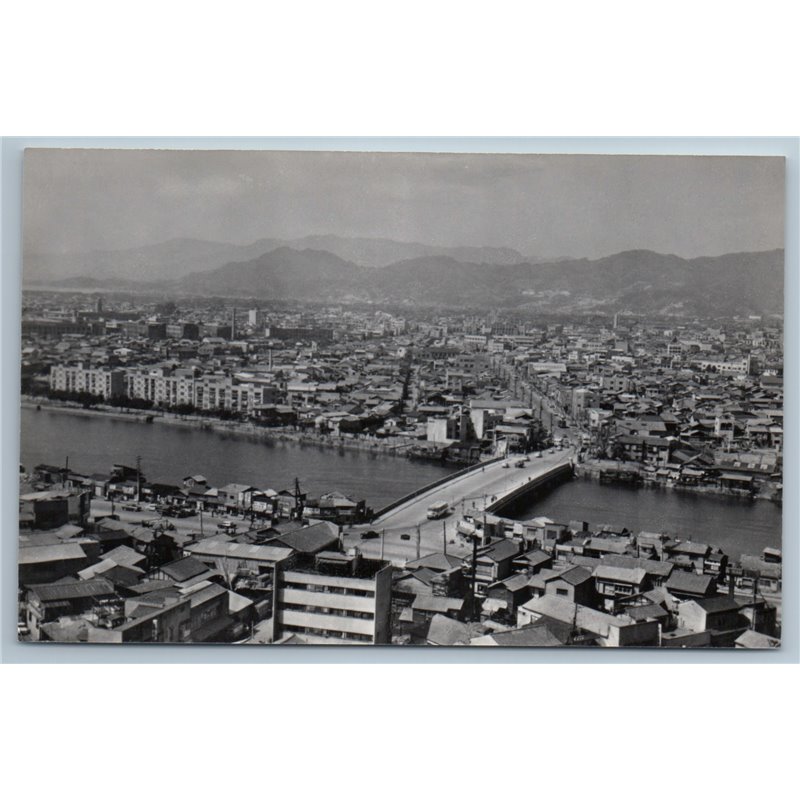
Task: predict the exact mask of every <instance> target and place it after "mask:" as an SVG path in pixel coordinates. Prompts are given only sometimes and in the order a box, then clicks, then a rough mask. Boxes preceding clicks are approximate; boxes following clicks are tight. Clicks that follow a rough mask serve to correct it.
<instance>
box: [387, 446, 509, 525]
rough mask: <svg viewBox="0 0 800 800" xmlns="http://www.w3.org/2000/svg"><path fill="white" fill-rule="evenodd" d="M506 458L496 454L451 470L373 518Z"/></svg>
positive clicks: (388, 506)
mask: <svg viewBox="0 0 800 800" xmlns="http://www.w3.org/2000/svg"><path fill="white" fill-rule="evenodd" d="M505 458H506V456H495V457H494V458H490V459H488V460H487V461H479V462H478V463H477V464H473V465H472V466H469V467H466V468H464V469H460V470H458V471H457V472H451V473H450V474H449V475H445V476H444V477H443V478H439V480H436V481H434V482H433V483H429V484H428V485H427V486H423V487H422V488H421V489H417V490H415V491H413V492H410V493H409V494H407V495H405V496H403V497H401V498H400V499H399V500H395V501H393V502H391V503H389V505H386V506H384V507H383V508H381V509H378V511H376V512H375V514H374V515H373V517H372V520H373V522H374V521H375V520H377V519H379V518H380V517H382V516H383V515H384V514H388V513H389V512H390V511H392V510H393V509H395V508H397V507H398V506H401V505H403V503H407V502H408V501H409V500H413V499H414V498H415V497H419V496H420V495H423V494H425V493H426V492H429V491H431V489H436V488H438V487H439V486H444V484H446V483H449V482H450V481H452V480H455V479H456V478H460V477H462V476H463V475H469V473H471V472H475V471H476V470H478V469H481V468H482V467H485V466H487V465H488V464H496V463H497V462H498V461H503V460H504V459H505Z"/></svg>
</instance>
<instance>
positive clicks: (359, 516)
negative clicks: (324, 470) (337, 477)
mask: <svg viewBox="0 0 800 800" xmlns="http://www.w3.org/2000/svg"><path fill="white" fill-rule="evenodd" d="M365 515H366V501H364V500H351V499H350V498H349V497H346V496H345V495H343V494H341V493H340V492H328V493H327V494H323V495H321V496H320V497H319V498H317V499H312V498H309V499H307V500H306V502H305V505H304V507H303V517H304V518H306V519H314V520H317V519H319V520H326V521H329V522H335V523H336V524H337V525H351V524H354V523H357V522H361V521H362V520H363V519H364V518H365Z"/></svg>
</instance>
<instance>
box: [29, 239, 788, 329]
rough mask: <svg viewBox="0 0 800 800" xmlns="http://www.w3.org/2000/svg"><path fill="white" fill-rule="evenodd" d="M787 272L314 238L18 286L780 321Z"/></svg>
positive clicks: (700, 262) (147, 255) (157, 252)
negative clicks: (775, 317)
mask: <svg viewBox="0 0 800 800" xmlns="http://www.w3.org/2000/svg"><path fill="white" fill-rule="evenodd" d="M309 245H313V246H309ZM231 253H234V254H235V256H234V258H232V259H231V258H229V256H230V254H231ZM396 256H400V257H399V258H395V257H396ZM98 258H99V256H98ZM125 259H140V260H139V261H136V262H135V264H134V261H129V262H128V263H129V267H128V268H127V270H122V268H121V265H122V264H124V263H126V262H125ZM220 259H226V260H224V261H222V262H220ZM390 259H394V260H390ZM783 262H784V254H783V250H771V251H765V252H757V253H729V254H726V255H722V256H716V257H702V258H693V259H684V258H680V257H679V256H676V255H665V254H661V253H655V252H653V251H650V250H630V251H625V252H622V253H617V254H614V255H611V256H607V257H605V258H600V259H594V260H590V259H559V260H556V261H546V262H539V261H535V260H533V259H526V258H524V257H523V256H521V254H519V253H518V252H517V251H515V250H512V249H507V248H441V247H435V246H432V245H421V244H417V243H402V242H393V241H391V240H388V239H346V238H343V237H334V236H330V237H328V236H314V237H306V238H304V239H301V240H293V241H292V242H290V243H288V244H287V243H285V242H282V241H281V240H273V239H265V240H260V242H257V243H253V244H252V245H247V246H235V245H224V244H220V243H215V242H199V241H197V240H186V242H185V245H181V244H180V241H179V240H173V241H171V242H167V243H165V244H163V245H157V246H154V247H152V248H139V249H137V250H136V251H131V250H128V251H115V252H114V254H113V257H112V256H107V257H106V260H105V261H103V264H105V265H106V268H105V269H103V268H99V267H101V264H100V263H99V262H97V261H90V262H88V263H87V262H84V264H83V269H84V271H83V274H82V275H81V273H80V272H79V271H77V272H76V273H75V274H74V275H72V276H71V277H69V278H66V279H63V278H62V279H61V280H59V281H55V282H54V281H53V280H52V279H50V280H48V279H47V277H41V278H39V280H38V281H35V280H34V279H32V275H33V276H36V275H37V274H38V275H42V274H43V273H41V272H38V267H39V266H41V265H42V262H36V261H34V262H33V263H34V265H35V266H34V267H31V266H30V264H29V261H28V259H27V257H26V263H25V278H26V283H28V284H30V285H33V284H34V283H42V282H47V283H49V284H51V285H52V284H53V283H57V284H58V285H61V286H64V287H69V286H72V287H75V288H95V289H112V288H119V289H127V290H130V289H132V288H134V287H138V288H139V289H141V290H157V291H159V292H163V293H165V294H168V293H172V294H176V295H195V296H196V295H206V296H223V297H246V298H258V299H265V300H268V299H272V298H275V299H281V298H286V299H299V300H303V299H305V300H312V301H332V302H374V303H387V304H408V305H415V306H418V305H441V306H451V307H508V308H514V309H516V310H519V311H524V310H527V311H534V312H535V311H542V312H565V313H566V312H569V313H580V312H593V311H594V312H603V313H612V312H615V311H623V312H631V313H650V314H666V315H678V316H729V315H734V314H764V313H780V312H781V311H782V309H783ZM159 265H160V267H159ZM93 266H96V267H98V268H97V269H92V268H91V267H93ZM76 267H77V265H76ZM120 273H122V274H120ZM44 274H45V275H46V273H44ZM63 274H64V273H63V272H61V275H63ZM165 275H169V276H170V278H169V279H165V277H164V276H165ZM87 276H88V277H87Z"/></svg>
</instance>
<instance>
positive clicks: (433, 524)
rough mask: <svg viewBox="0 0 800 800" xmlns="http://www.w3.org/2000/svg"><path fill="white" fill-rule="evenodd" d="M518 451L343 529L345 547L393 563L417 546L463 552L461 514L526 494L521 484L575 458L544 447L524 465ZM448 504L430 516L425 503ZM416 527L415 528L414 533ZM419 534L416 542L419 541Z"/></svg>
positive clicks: (559, 468) (413, 555)
mask: <svg viewBox="0 0 800 800" xmlns="http://www.w3.org/2000/svg"><path fill="white" fill-rule="evenodd" d="M522 458H523V457H522V456H519V455H515V456H511V457H509V458H505V459H500V460H496V461H493V462H490V463H488V464H485V465H483V466H482V468H476V469H474V470H471V471H469V472H466V473H458V474H456V475H455V476H454V477H453V478H452V479H451V480H449V481H446V482H444V483H441V482H437V484H434V485H433V486H431V488H430V489H429V490H424V491H422V492H420V493H419V494H417V495H416V496H414V497H411V498H409V499H408V500H407V501H406V502H403V503H400V504H399V505H397V506H394V507H390V508H389V510H388V511H386V512H385V513H383V514H381V515H380V516H379V517H377V518H376V519H374V520H373V521H372V523H371V524H370V525H369V526H368V527H366V526H360V527H358V528H353V529H351V530H348V531H346V532H345V535H344V540H345V544H346V545H347V546H352V545H357V546H358V547H360V548H361V551H362V552H363V553H364V555H366V556H369V557H372V558H376V557H379V556H380V554H381V551H383V555H384V558H386V559H389V560H391V561H393V562H394V563H397V564H403V563H405V562H406V561H410V560H413V559H414V558H416V555H417V548H418V547H419V552H420V553H421V554H422V555H426V554H427V553H434V552H439V553H440V552H442V550H443V549H444V548H445V544H446V546H447V551H448V553H453V554H454V555H458V556H463V555H466V554H467V551H468V548H467V547H466V546H465V545H459V544H457V543H456V541H455V535H456V525H457V524H458V520H459V519H461V517H462V515H463V514H464V513H480V512H482V511H484V510H486V511H487V512H488V513H491V509H492V508H499V507H502V501H503V499H504V498H509V497H510V498H513V497H518V496H520V495H521V494H524V493H525V488H524V487H525V486H526V485H528V484H530V483H532V482H535V483H536V484H537V485H540V484H541V481H542V480H543V479H546V478H547V476H549V475H551V474H556V473H558V472H560V471H562V470H563V468H564V467H565V466H566V465H569V464H570V463H571V462H572V460H573V453H572V451H571V450H557V451H554V452H544V453H542V455H541V456H540V457H537V456H536V455H533V454H532V455H531V456H529V457H528V460H527V461H524V462H523V464H522V466H520V467H517V466H516V464H517V463H518V462H520V461H521V459H522ZM442 502H444V503H447V504H448V506H449V507H450V513H449V514H448V516H447V517H446V518H444V519H438V520H429V519H428V508H429V507H430V506H431V505H433V504H435V503H442ZM366 530H374V531H377V532H379V533H381V532H383V533H382V537H383V541H381V539H380V537H379V538H377V539H368V540H363V539H361V533H362V532H364V531H366ZM417 531H419V533H417ZM417 539H419V545H418V542H417Z"/></svg>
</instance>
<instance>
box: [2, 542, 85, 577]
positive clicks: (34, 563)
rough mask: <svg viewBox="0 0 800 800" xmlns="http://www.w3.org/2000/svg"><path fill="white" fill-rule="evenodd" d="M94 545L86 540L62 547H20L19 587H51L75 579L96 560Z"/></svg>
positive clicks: (18, 558) (18, 562)
mask: <svg viewBox="0 0 800 800" xmlns="http://www.w3.org/2000/svg"><path fill="white" fill-rule="evenodd" d="M99 557H100V551H99V548H98V547H97V545H96V544H95V543H94V542H92V541H91V540H88V539H78V540H71V541H67V542H63V543H61V544H47V545H28V546H21V547H20V548H19V553H18V556H17V569H18V575H19V584H20V586H30V585H32V584H39V583H52V582H53V581H57V580H60V579H61V578H65V577H69V576H74V575H77V574H78V572H80V571H81V570H82V569H85V568H86V567H88V566H90V565H91V564H94V563H96V562H97V561H98V560H99Z"/></svg>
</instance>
